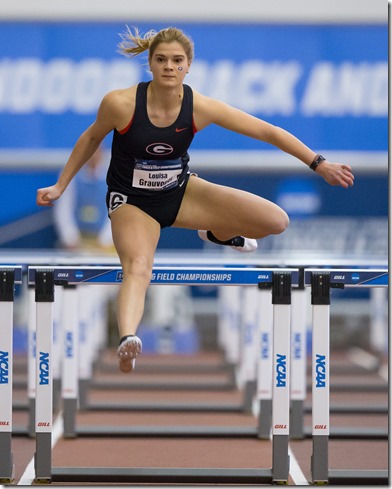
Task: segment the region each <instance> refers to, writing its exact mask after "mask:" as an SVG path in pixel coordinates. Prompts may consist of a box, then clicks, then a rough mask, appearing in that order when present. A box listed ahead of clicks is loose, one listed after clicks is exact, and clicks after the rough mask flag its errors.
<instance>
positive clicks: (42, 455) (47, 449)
mask: <svg viewBox="0 0 392 489" xmlns="http://www.w3.org/2000/svg"><path fill="white" fill-rule="evenodd" d="M35 443H36V452H35V454H34V468H35V482H37V483H48V482H51V480H52V433H37V434H36V436H35Z"/></svg>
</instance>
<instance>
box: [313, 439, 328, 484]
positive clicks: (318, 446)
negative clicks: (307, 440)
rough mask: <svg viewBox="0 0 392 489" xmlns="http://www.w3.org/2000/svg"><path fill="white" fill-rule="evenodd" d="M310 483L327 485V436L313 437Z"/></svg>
mask: <svg viewBox="0 0 392 489" xmlns="http://www.w3.org/2000/svg"><path fill="white" fill-rule="evenodd" d="M311 471H312V483H313V484H314V483H318V484H320V483H322V484H327V483H328V478H329V476H328V435H314V436H313V451H312V457H311Z"/></svg>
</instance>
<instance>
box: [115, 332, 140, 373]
mask: <svg viewBox="0 0 392 489" xmlns="http://www.w3.org/2000/svg"><path fill="white" fill-rule="evenodd" d="M141 351H142V342H141V339H140V338H138V337H137V336H127V337H126V338H125V339H124V340H123V341H122V342H121V343H120V345H119V347H118V349H117V357H118V366H119V368H120V370H121V371H122V372H132V370H134V368H135V361H136V357H137V356H138V355H139V354H140V352H141Z"/></svg>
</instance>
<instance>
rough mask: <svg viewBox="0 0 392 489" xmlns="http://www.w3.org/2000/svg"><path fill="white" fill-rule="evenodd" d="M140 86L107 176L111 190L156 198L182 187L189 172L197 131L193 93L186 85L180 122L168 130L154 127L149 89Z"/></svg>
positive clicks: (116, 134) (118, 134)
mask: <svg viewBox="0 0 392 489" xmlns="http://www.w3.org/2000/svg"><path fill="white" fill-rule="evenodd" d="M149 83H150V82H141V83H139V85H138V87H137V91H136V105H135V113H134V116H133V118H132V120H131V122H130V123H129V125H128V127H126V128H125V129H124V130H122V131H120V132H119V131H117V130H114V132H113V142H112V156H111V160H110V166H109V169H108V174H107V179H106V181H107V184H108V187H109V189H112V190H116V191H118V192H122V193H124V194H127V195H147V194H149V195H151V196H152V195H155V196H157V195H158V194H157V192H159V191H168V190H171V189H174V188H175V187H178V185H182V182H183V181H184V179H185V176H186V174H187V173H189V168H188V162H189V155H188V148H189V146H190V144H191V142H192V140H193V136H194V134H195V132H196V129H195V126H194V123H193V92H192V89H191V88H190V87H189V86H188V85H183V87H184V96H183V100H182V106H181V110H180V113H179V115H178V117H177V120H176V121H175V122H174V123H173V124H171V125H170V126H168V127H156V126H154V125H153V124H152V123H151V121H150V119H149V118H148V114H147V88H148V85H149Z"/></svg>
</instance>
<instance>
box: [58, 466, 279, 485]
mask: <svg viewBox="0 0 392 489" xmlns="http://www.w3.org/2000/svg"><path fill="white" fill-rule="evenodd" d="M52 481H53V482H81V483H83V482H89V483H93V484H94V483H98V482H101V483H147V484H148V483H150V484H151V483H162V484H198V483H202V484H218V483H220V484H270V483H271V482H272V470H271V469H229V468H228V469H222V468H160V467H159V468H155V467H143V468H133V469H130V468H124V467H86V468H85V467H55V468H53V469H52Z"/></svg>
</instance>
